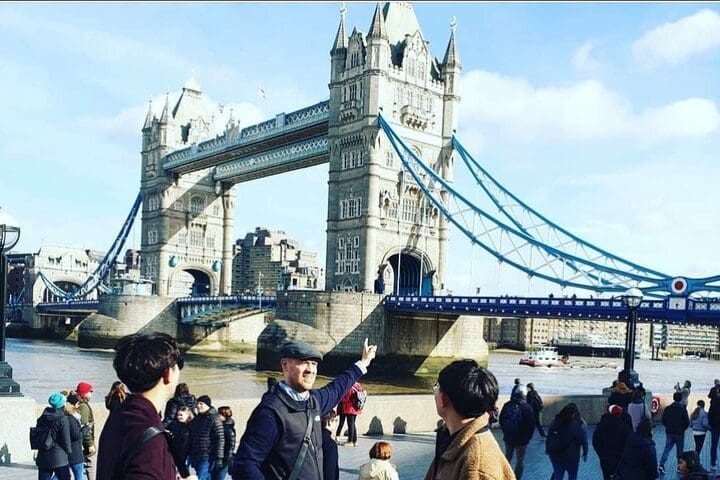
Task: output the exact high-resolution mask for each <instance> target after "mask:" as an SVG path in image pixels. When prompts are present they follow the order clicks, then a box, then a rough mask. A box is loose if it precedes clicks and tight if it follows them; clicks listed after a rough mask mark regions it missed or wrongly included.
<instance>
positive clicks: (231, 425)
mask: <svg viewBox="0 0 720 480" xmlns="http://www.w3.org/2000/svg"><path fill="white" fill-rule="evenodd" d="M218 415H220V421H221V422H222V426H223V434H224V437H225V450H224V452H225V453H224V456H223V460H222V466H221V467H220V468H216V469H215V470H213V475H212V478H213V480H225V478H226V477H227V474H228V468H229V467H230V465H232V460H233V453H234V452H235V438H236V433H235V420H233V418H232V415H233V412H232V409H231V408H230V407H228V406H223V407H220V408H218Z"/></svg>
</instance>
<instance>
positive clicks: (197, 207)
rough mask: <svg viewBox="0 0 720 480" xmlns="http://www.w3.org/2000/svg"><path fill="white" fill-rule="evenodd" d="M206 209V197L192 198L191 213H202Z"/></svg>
mask: <svg viewBox="0 0 720 480" xmlns="http://www.w3.org/2000/svg"><path fill="white" fill-rule="evenodd" d="M203 210H205V199H204V198H202V197H197V196H196V197H192V198H191V199H190V213H202V212H203Z"/></svg>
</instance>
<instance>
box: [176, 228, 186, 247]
mask: <svg viewBox="0 0 720 480" xmlns="http://www.w3.org/2000/svg"><path fill="white" fill-rule="evenodd" d="M177 239H178V245H187V240H188V239H187V232H186V231H184V230H183V231H181V232H179V233H178V236H177Z"/></svg>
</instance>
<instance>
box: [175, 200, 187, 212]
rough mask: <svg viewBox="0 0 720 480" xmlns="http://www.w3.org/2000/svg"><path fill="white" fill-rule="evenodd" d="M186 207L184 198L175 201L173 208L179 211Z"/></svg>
mask: <svg viewBox="0 0 720 480" xmlns="http://www.w3.org/2000/svg"><path fill="white" fill-rule="evenodd" d="M184 209H185V206H184V205H183V202H182V200H175V203H173V210H175V211H177V212H182V211H183V210H184Z"/></svg>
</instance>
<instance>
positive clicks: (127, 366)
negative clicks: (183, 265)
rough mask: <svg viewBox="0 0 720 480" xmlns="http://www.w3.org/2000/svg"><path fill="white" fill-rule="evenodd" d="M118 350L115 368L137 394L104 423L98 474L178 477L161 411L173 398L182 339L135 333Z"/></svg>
mask: <svg viewBox="0 0 720 480" xmlns="http://www.w3.org/2000/svg"><path fill="white" fill-rule="evenodd" d="M115 350H116V351H117V353H116V354H115V360H114V361H113V367H114V368H115V372H117V375H118V378H119V379H120V380H121V381H122V382H123V383H124V384H125V385H127V386H128V387H129V388H130V391H132V392H133V393H132V394H131V395H129V396H128V397H127V398H126V399H125V401H124V402H123V403H122V404H121V405H120V407H118V408H116V409H114V410H113V411H112V412H111V413H110V416H109V417H108V419H107V422H105V427H104V428H103V431H102V433H101V434H100V443H99V445H98V447H99V448H98V470H97V477H98V478H99V479H102V480H115V479H123V480H141V479H142V480H150V479H153V480H175V479H176V473H175V463H174V462H173V457H172V454H171V453H170V448H169V446H168V442H167V439H166V438H165V435H164V433H162V432H163V424H162V417H161V415H160V411H161V410H162V408H163V407H164V406H165V403H166V402H167V400H168V399H169V398H170V397H172V396H173V393H174V392H175V387H176V386H177V384H178V380H179V378H180V370H181V369H182V367H183V358H182V355H181V353H180V350H179V349H178V346H177V343H176V342H175V339H174V338H172V337H171V336H170V335H167V334H165V333H158V332H155V333H152V334H150V335H142V334H132V335H127V336H125V337H123V338H121V339H120V341H118V343H117V345H116V347H115ZM188 478H196V477H194V476H191V477H188Z"/></svg>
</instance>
